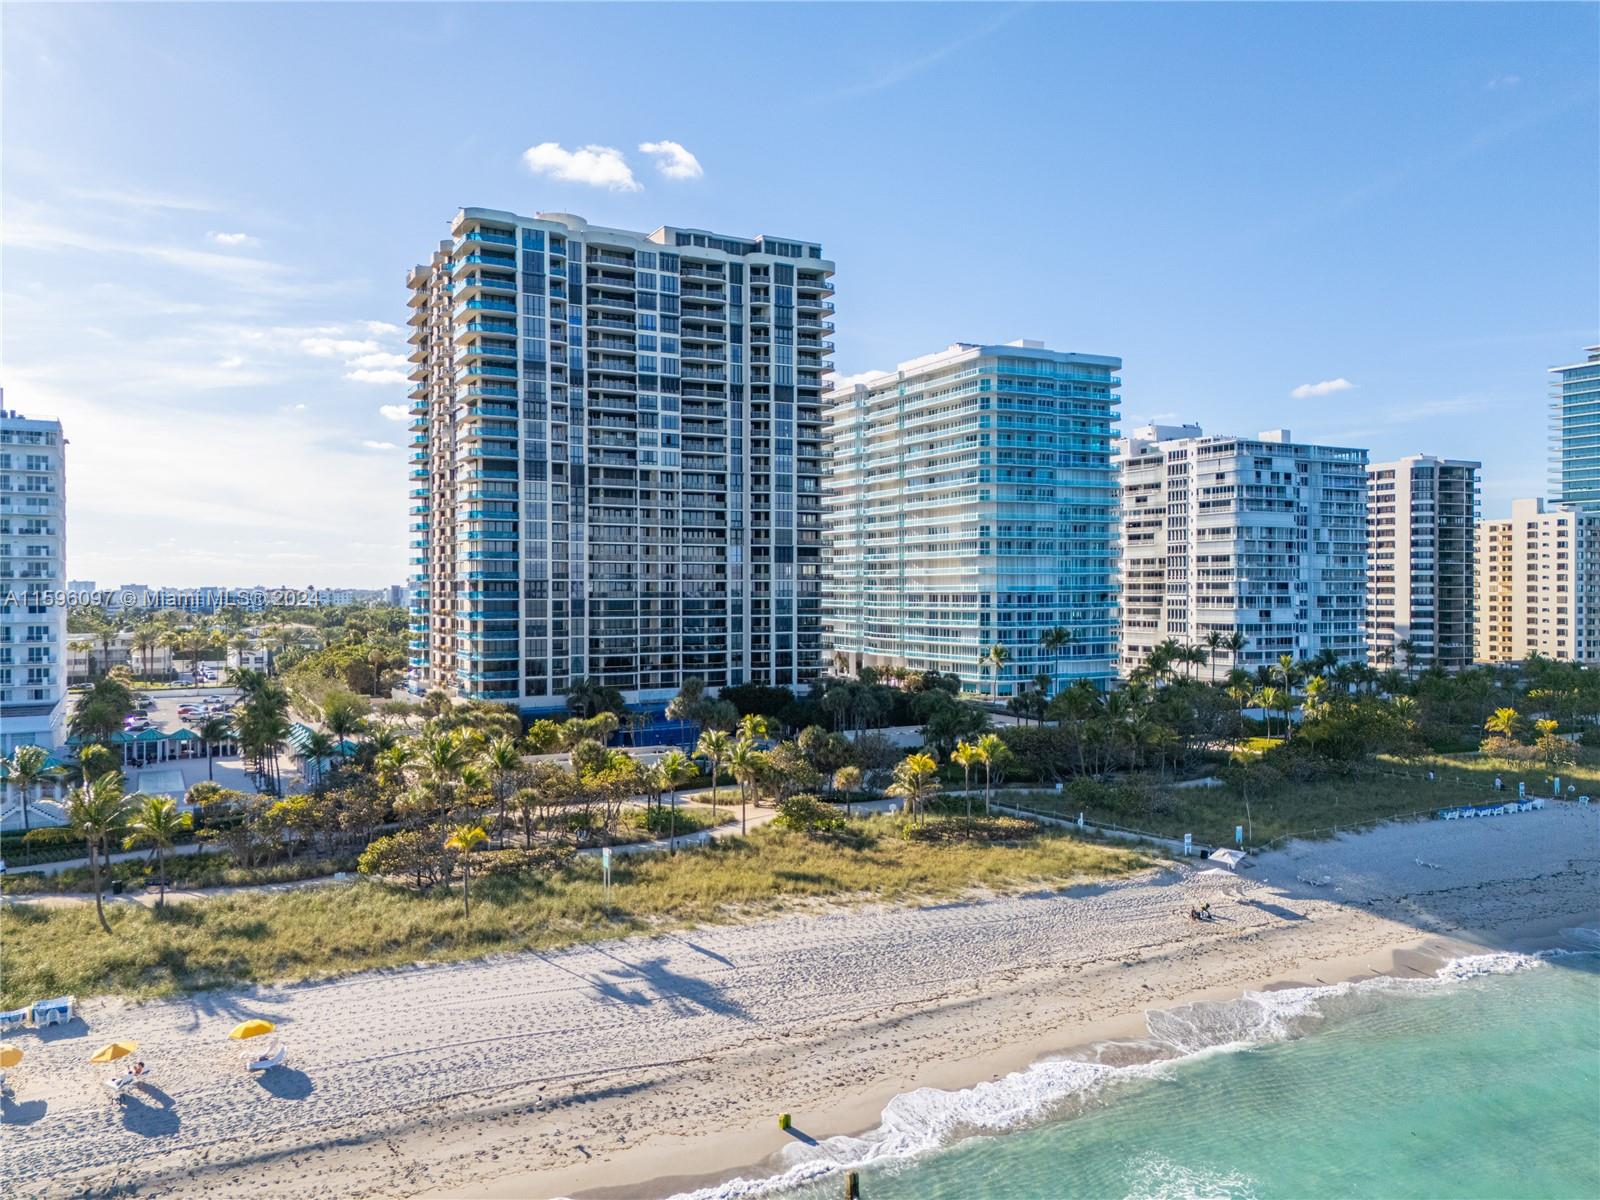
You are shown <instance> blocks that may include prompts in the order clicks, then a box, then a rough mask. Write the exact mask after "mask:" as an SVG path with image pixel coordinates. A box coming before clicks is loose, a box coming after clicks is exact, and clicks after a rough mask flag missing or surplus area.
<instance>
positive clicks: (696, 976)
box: [0, 806, 1600, 1200]
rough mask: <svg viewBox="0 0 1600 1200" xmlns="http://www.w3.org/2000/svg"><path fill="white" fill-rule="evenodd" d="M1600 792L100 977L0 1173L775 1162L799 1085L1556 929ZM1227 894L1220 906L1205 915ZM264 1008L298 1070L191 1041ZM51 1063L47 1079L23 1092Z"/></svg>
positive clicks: (634, 1191) (600, 1178) (361, 1188)
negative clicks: (1245, 839) (163, 979)
mask: <svg viewBox="0 0 1600 1200" xmlns="http://www.w3.org/2000/svg"><path fill="white" fill-rule="evenodd" d="M1597 818H1600V812H1597V811H1596V810H1590V809H1582V810H1580V809H1578V808H1577V807H1576V806H1571V807H1568V806H1561V807H1558V808H1553V809H1551V810H1549V811H1547V812H1545V813H1537V814H1534V813H1530V814H1523V815H1519V816H1514V817H1506V818H1503V819H1501V820H1498V821H1482V822H1468V823H1450V824H1448V825H1447V824H1445V823H1443V822H1433V823H1428V822H1413V823H1405V824H1397V825H1391V826H1384V827H1381V828H1380V829H1378V830H1375V831H1372V832H1368V833H1363V834H1359V835H1354V836H1350V837H1341V838H1339V839H1336V840H1331V841H1327V842H1314V843H1295V844H1293V845H1291V846H1290V847H1288V848H1286V849H1285V850H1283V851H1281V852H1277V853H1274V854H1271V855H1267V856H1265V857H1264V858H1262V859H1261V860H1260V861H1259V862H1258V863H1257V864H1256V865H1255V868H1254V869H1253V870H1251V871H1247V872H1245V873H1244V874H1243V876H1242V877H1240V878H1239V879H1234V878H1231V877H1227V876H1210V877H1206V876H1201V875H1199V874H1197V873H1196V872H1195V871H1194V870H1193V869H1192V868H1174V867H1163V868H1158V869H1156V870H1154V871H1152V872H1149V873H1146V874H1144V875H1142V876H1140V877H1138V878H1134V879H1129V880H1124V881H1116V882H1112V883H1103V884H1093V885H1082V886H1077V887H1070V888H1065V889H1057V890H1051V891H1044V892H1034V893H1027V894H1024V895H1014V896H998V897H981V898H979V897H975V898H970V899H967V900H960V901H954V902H944V903H938V904H926V905H922V906H912V905H907V906H901V907H894V906H885V905H866V906H862V907H859V908H854V909H849V910H843V909H840V910H836V911H824V912H796V913H789V914H785V915H781V916H777V917H771V918H764V919H762V920H759V921H756V922H753V923H750V924H745V925H734V926H718V927H713V928H705V929H700V930H695V931H688V932H685V933H680V934H664V935H660V936H657V937H653V938H639V939H632V940H628V941H620V942H612V943H603V944H597V945H593V946H584V947H575V948H573V949H572V950H569V951H563V952H561V953H558V954H526V955H513V956H505V957H504V958H501V959H497V960H486V961H482V962H476V963H453V964H444V965H437V966H421V965H419V966H417V967H413V968H406V969H400V970H393V971H386V972H368V973H364V974H361V975H355V976H348V977H345V978H343V979H337V980H330V981H324V982H320V983H314V984H305V985H298V986H288V987H276V988H259V989H249V990H242V991H238V992H230V993H217V994H209V995H204V996H196V997H189V998H185V999H183V1000H174V1001H160V1002H154V1003H151V1004H145V1005H138V1006H123V1005H119V1004H118V1003H117V1002H114V1001H110V1002H90V1004H89V1005H87V1006H86V1012H87V1013H88V1016H89V1021H90V1024H91V1026H92V1027H93V1033H92V1034H89V1035H87V1036H84V1037H83V1038H81V1039H80V1040H77V1041H76V1043H75V1044H73V1045H69V1046H67V1050H68V1051H69V1053H60V1054H58V1055H57V1056H56V1063H58V1064H59V1068H60V1070H61V1073H62V1076H63V1077H62V1079H61V1081H60V1082H59V1083H57V1084H56V1085H55V1086H53V1087H50V1088H43V1089H41V1090H42V1091H43V1095H42V1098H41V1101H40V1102H42V1103H44V1104H45V1105H46V1106H47V1109H48V1111H46V1112H44V1113H43V1114H42V1115H41V1116H40V1117H39V1118H38V1119H36V1120H34V1121H33V1122H31V1123H28V1124H18V1123H16V1122H11V1121H9V1120H8V1126H15V1127H8V1128H7V1129H6V1131H5V1132H6V1135H7V1137H6V1140H7V1148H8V1152H7V1154H6V1156H5V1158H6V1161H5V1163H4V1164H0V1183H3V1184H5V1185H6V1186H7V1187H8V1189H9V1190H10V1191H11V1192H12V1194H16V1195H19V1196H33V1195H39V1196H54V1195H67V1194H77V1193H81V1192H82V1191H85V1190H88V1189H90V1188H93V1189H97V1190H98V1189H107V1188H110V1187H117V1186H120V1187H137V1189H138V1190H139V1192H140V1194H141V1195H145V1196H173V1197H179V1196H199V1195H202V1194H205V1193H211V1194H216V1193H218V1192H223V1193H225V1194H228V1195H245V1196H261V1197H269V1196H280V1195H282V1196H289V1195H304V1194H306V1193H307V1192H323V1193H325V1194H329V1195H334V1196H428V1197H432V1198H434V1200H466V1198H468V1197H471V1198H474V1200H479V1198H481V1200H493V1198H496V1197H507V1198H509V1197H516V1198H518V1200H521V1198H523V1197H532V1196H556V1195H569V1196H574V1197H578V1198H579V1200H609V1198H610V1197H616V1196H624V1195H625V1196H629V1197H661V1196H668V1195H673V1194H676V1193H678V1192H682V1191H685V1190H689V1189H692V1188H696V1187H704V1186H708V1185H712V1184H716V1183H718V1182H721V1181H725V1180H729V1179H733V1178H736V1177H745V1178H753V1177H756V1176H761V1175H767V1174H771V1173H773V1172H774V1171H776V1170H779V1169H781V1167H782V1166H783V1161H782V1160H780V1159H778V1158H776V1157H775V1155H776V1154H777V1153H778V1152H779V1151H781V1149H782V1147H783V1146H784V1145H786V1144H788V1143H789V1142H790V1141H791V1140H792V1138H791V1135H789V1134H785V1133H783V1132H781V1131H780V1130H779V1129H778V1128H777V1121H776V1117H777V1113H778V1112H780V1111H786V1112H789V1113H790V1114H791V1115H792V1119H793V1125H794V1128H795V1131H796V1132H798V1133H802V1134H804V1135H806V1136H808V1137H810V1138H812V1139H815V1140H817V1141H821V1140H823V1139H826V1138H828V1137H830V1136H833V1135H836V1134H859V1133H862V1132H864V1131H868V1130H871V1129H874V1128H875V1127H876V1126H877V1125H878V1123H879V1121H880V1118H881V1115H882V1113H883V1111H884V1107H885V1105H886V1104H888V1103H889V1101H891V1100H892V1099H893V1098H894V1097H895V1096H898V1095H902V1094H904V1093H906V1092H909V1091H912V1090H914V1089H916V1088H921V1087H935V1088H942V1089H948V1090H959V1089H966V1088H970V1087H972V1086H974V1085H977V1084H981V1083H984V1082H986V1081H990V1080H993V1079H995V1078H998V1077H1001V1076H1005V1075H1008V1074H1010V1073H1012V1072H1016V1071H1022V1070H1024V1069H1026V1068H1027V1067H1029V1066H1030V1065H1031V1064H1033V1063H1036V1062H1038V1061H1039V1060H1041V1059H1047V1058H1054V1057H1060V1056H1062V1055H1065V1054H1070V1053H1071V1052H1072V1051H1073V1050H1074V1049H1082V1048H1083V1047H1086V1046H1090V1045H1093V1044H1095V1043H1101V1042H1108V1041H1122V1040H1127V1039H1130V1038H1138V1037H1140V1036H1141V1035H1143V1033H1144V1032H1145V1028H1144V1019H1145V1014H1146V1013H1147V1012H1149V1011H1152V1010H1166V1009H1170V1008H1173V1007H1176V1006H1179V1005H1183V1004H1188V1003H1194V1002H1198V1001H1213V1000H1231V999H1235V998H1237V997H1239V996H1240V995H1242V994H1243V993H1244V992H1246V991H1250V992H1260V991H1270V990H1275V989H1279V988H1284V987H1294V986H1321V985H1326V984H1333V983H1336V982H1339V981H1341V980H1347V979H1359V978H1370V977H1372V976H1374V975H1379V974H1395V975H1409V976H1411V977H1419V976H1427V975H1429V974H1431V972H1433V971H1435V970H1437V968H1438V966H1439V965H1440V964H1441V963H1443V962H1445V961H1447V960H1448V959H1450V958H1454V957H1459V956H1462V955H1469V954H1480V953H1490V952H1495V951H1506V950H1536V949H1542V948H1544V947H1545V946H1547V945H1550V944H1552V943H1553V942H1556V941H1559V940H1560V937H1561V934H1560V931H1561V929H1562V928H1564V927H1568V926H1578V925H1582V926H1588V927H1594V926H1595V925H1597V924H1600V913H1597V912H1596V911H1595V897H1596V896H1597V895H1600V820H1597ZM1207 899H1210V900H1211V901H1212V902H1213V903H1214V905H1215V906H1216V910H1217V912H1218V914H1219V916H1220V917H1221V919H1220V920H1218V921H1216V922H1207V923H1195V922H1191V921H1189V920H1188V919H1187V910H1188V909H1189V908H1190V907H1193V906H1195V905H1197V904H1199V903H1203V902H1205V900H1207ZM260 1014H266V1015H269V1016H271V1017H272V1018H273V1019H276V1020H278V1021H279V1023H280V1030H281V1031H282V1032H283V1034H284V1037H285V1040H286V1042H287V1044H288V1045H289V1047H290V1053H291V1058H290V1068H291V1070H290V1071H289V1072H287V1073H285V1074H283V1075H282V1076H280V1077H279V1078H278V1079H277V1080H276V1081H273V1080H268V1079H265V1078H263V1079H248V1078H237V1077H236V1076H237V1075H238V1072H237V1069H236V1068H233V1069H232V1070H231V1071H230V1069H229V1068H227V1067H223V1068H222V1069H221V1070H220V1071H219V1069H218V1068H219V1066H220V1065H221V1064H222V1063H223V1061H224V1059H223V1058H222V1057H221V1056H220V1055H212V1054H211V1051H209V1050H206V1051H204V1052H200V1051H194V1052H192V1053H191V1054H190V1056H189V1057H190V1058H191V1059H192V1060H193V1061H174V1060H173V1059H171V1058H170V1057H168V1056H169V1055H170V1054H171V1051H170V1050H164V1049H163V1048H165V1047H169V1046H172V1045H175V1044H179V1043H184V1044H189V1043H193V1044H197V1045H198V1044H202V1043H208V1042H210V1041H212V1040H216V1039H219V1038H220V1037H221V1036H223V1033H225V1029H226V1027H227V1026H228V1025H231V1024H232V1023H233V1021H236V1020H239V1019H242V1017H243V1016H244V1015H260ZM385 1014H390V1015H400V1014H403V1015H404V1017H405V1019H404V1020H403V1021H399V1022H396V1023H395V1025H394V1028H393V1029H392V1030H391V1031H390V1033H389V1035H388V1036H387V1037H385V1036H382V1032H381V1031H375V1030H374V1029H373V1028H372V1026H373V1024H374V1020H376V1019H379V1018H381V1017H382V1016H383V1015H385ZM218 1031H222V1032H221V1033H219V1032H218ZM124 1033H127V1034H128V1035H130V1036H138V1037H140V1038H141V1039H143V1042H144V1045H145V1046H146V1047H157V1048H158V1049H156V1050H155V1051H154V1053H157V1054H161V1055H162V1058H161V1061H160V1064H159V1067H158V1070H159V1071H160V1074H159V1075H158V1076H157V1082H158V1084H160V1085H161V1087H162V1088H163V1089H164V1092H163V1094H164V1095H165V1096H166V1097H167V1103H166V1104H165V1105H163V1104H162V1103H159V1102H158V1103H157V1104H155V1105H152V1106H149V1107H148V1108H142V1109H141V1110H140V1112H139V1113H136V1114H133V1115H130V1114H128V1113H126V1112H124V1113H121V1114H118V1113H115V1112H112V1111H109V1110H108V1109H107V1106H106V1105H105V1104H104V1102H103V1100H98V1098H93V1099H91V1098H88V1097H86V1096H85V1094H84V1093H85V1091H86V1090H87V1089H86V1088H85V1086H84V1084H83V1082H82V1080H83V1077H84V1069H83V1068H82V1067H81V1060H82V1053H86V1050H84V1049H83V1047H85V1046H86V1045H88V1044H90V1043H96V1042H97V1039H100V1037H101V1035H102V1034H105V1035H106V1036H122V1035H123V1034H124ZM63 1044H64V1043H61V1042H54V1043H51V1044H49V1045H47V1046H45V1047H43V1049H44V1050H45V1051H46V1052H47V1053H46V1054H42V1055H40V1057H41V1058H48V1057H49V1053H51V1052H56V1051H60V1050H61V1048H62V1046H63ZM80 1051H81V1052H80ZM208 1056H210V1057H208ZM29 1065H30V1067H31V1066H33V1063H32V1062H31V1061H30V1064H29ZM54 1065H56V1064H46V1069H48V1067H49V1066H54ZM46 1078H47V1077H46V1075H45V1074H44V1072H43V1070H40V1071H37V1072H36V1073H35V1074H33V1075H30V1076H27V1077H25V1078H23V1079H22V1080H21V1082H22V1083H23V1086H22V1088H21V1089H20V1092H19V1095H20V1096H21V1097H22V1098H23V1099H28V1098H29V1097H30V1096H31V1095H33V1089H34V1087H35V1086H36V1083H35V1081H39V1082H40V1083H42V1082H43V1081H44V1080H45V1079H46ZM141 1122H142V1124H141ZM241 1129H244V1130H247V1131H249V1140H248V1141H241V1139H240V1136H239V1131H240V1130H241ZM79 1135H81V1136H79Z"/></svg>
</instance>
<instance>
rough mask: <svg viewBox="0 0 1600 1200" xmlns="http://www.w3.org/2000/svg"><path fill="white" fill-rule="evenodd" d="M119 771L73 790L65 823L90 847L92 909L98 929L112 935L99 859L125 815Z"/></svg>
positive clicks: (126, 810)
mask: <svg viewBox="0 0 1600 1200" xmlns="http://www.w3.org/2000/svg"><path fill="white" fill-rule="evenodd" d="M124 786H125V785H124V784H123V782H122V772H120V771H107V772H106V773H105V774H104V775H101V776H100V777H99V778H98V779H95V780H94V781H93V782H90V783H85V784H82V785H81V786H79V787H75V788H73V789H72V791H71V793H70V794H69V795H68V796H67V821H68V823H69V824H70V826H71V827H72V831H73V832H74V833H76V834H77V835H78V836H79V837H80V838H82V839H83V841H84V844H85V845H87V846H88V848H89V878H90V880H91V882H92V883H93V885H94V910H95V913H96V914H97V915H98V916H99V918H100V928H102V929H104V930H105V931H106V932H107V933H110V932H111V924H110V922H109V921H107V920H106V909H105V903H104V899H103V897H102V896H101V890H100V856H101V854H103V853H108V850H107V848H108V847H109V845H110V843H111V839H112V838H113V837H115V836H116V835H117V834H118V833H120V832H121V830H122V827H123V825H124V824H125V823H126V821H127V816H128V800H127V796H126V795H125V794H124V790H123V789H124Z"/></svg>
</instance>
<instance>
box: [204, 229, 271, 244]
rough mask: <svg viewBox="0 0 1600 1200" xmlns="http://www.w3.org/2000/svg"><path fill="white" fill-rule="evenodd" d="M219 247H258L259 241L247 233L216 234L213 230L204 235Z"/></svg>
mask: <svg viewBox="0 0 1600 1200" xmlns="http://www.w3.org/2000/svg"><path fill="white" fill-rule="evenodd" d="M206 236H207V237H208V238H210V239H211V240H212V241H213V242H215V243H216V244H217V245H219V246H259V245H260V244H261V239H260V238H256V237H251V236H250V235H249V234H248V233H217V232H216V231H215V230H213V231H212V232H210V233H208V234H206Z"/></svg>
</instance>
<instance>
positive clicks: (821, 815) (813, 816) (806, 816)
mask: <svg viewBox="0 0 1600 1200" xmlns="http://www.w3.org/2000/svg"><path fill="white" fill-rule="evenodd" d="M772 823H773V824H774V825H777V826H778V827H779V828H781V829H793V830H795V831H796V832H799V833H830V832H834V831H836V830H840V829H843V828H844V824H845V821H844V818H843V817H842V816H840V815H839V810H838V809H836V808H835V807H834V806H833V805H831V804H828V803H826V802H824V801H822V800H819V799H817V797H815V796H812V795H810V794H808V793H805V792H801V793H800V794H799V795H797V796H786V797H784V798H783V799H782V800H779V801H778V815H777V817H776V818H774V820H773V822H772Z"/></svg>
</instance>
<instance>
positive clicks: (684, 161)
mask: <svg viewBox="0 0 1600 1200" xmlns="http://www.w3.org/2000/svg"><path fill="white" fill-rule="evenodd" d="M639 150H640V152H641V153H643V154H649V155H652V156H654V158H655V160H656V170H658V171H660V172H661V173H662V174H663V175H665V176H666V177H667V178H668V179H699V178H700V177H701V176H702V175H704V174H705V170H704V169H703V168H702V167H701V166H700V160H699V159H698V158H696V157H695V156H694V155H692V154H690V153H689V152H688V151H687V150H685V149H684V148H683V143H681V142H668V141H660V142H641V143H639Z"/></svg>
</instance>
